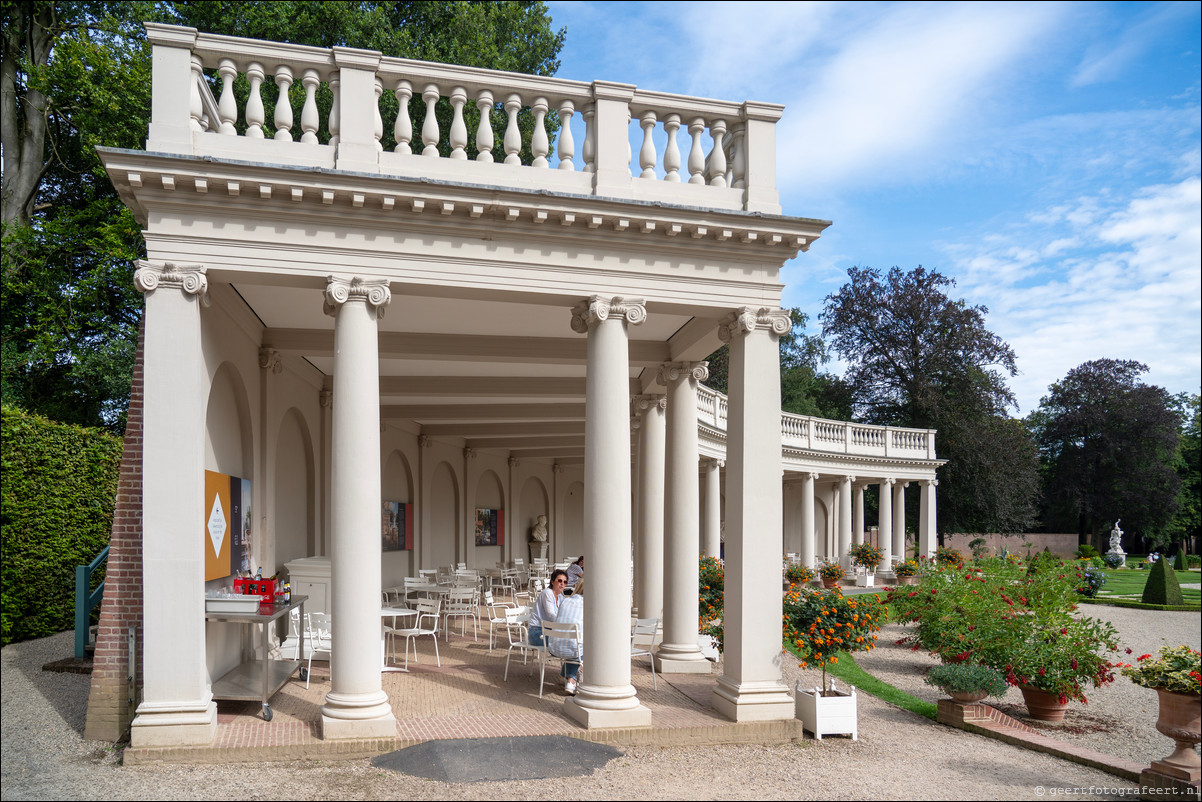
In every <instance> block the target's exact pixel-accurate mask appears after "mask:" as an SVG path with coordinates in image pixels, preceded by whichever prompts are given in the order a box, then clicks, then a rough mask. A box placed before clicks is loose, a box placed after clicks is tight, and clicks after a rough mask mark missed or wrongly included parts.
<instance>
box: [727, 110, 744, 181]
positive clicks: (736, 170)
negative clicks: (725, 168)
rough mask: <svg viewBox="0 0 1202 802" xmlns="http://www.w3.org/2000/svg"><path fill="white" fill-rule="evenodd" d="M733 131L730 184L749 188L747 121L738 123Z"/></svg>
mask: <svg viewBox="0 0 1202 802" xmlns="http://www.w3.org/2000/svg"><path fill="white" fill-rule="evenodd" d="M733 133H734V137H733V141H732V143H731V150H732V151H733V153H732V154H731V155H732V158H731V160H730V161H731V183H730V185H731V186H732V187H736V188H738V189H747V123H739V124H738V125H736V126H735V127H734V129H733Z"/></svg>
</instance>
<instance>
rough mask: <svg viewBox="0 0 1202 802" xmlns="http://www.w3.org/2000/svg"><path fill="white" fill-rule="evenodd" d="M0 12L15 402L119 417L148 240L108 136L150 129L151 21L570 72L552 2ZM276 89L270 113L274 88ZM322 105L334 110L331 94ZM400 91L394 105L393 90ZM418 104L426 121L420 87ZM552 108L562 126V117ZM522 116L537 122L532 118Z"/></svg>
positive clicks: (84, 420)
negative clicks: (562, 62) (121, 194)
mask: <svg viewBox="0 0 1202 802" xmlns="http://www.w3.org/2000/svg"><path fill="white" fill-rule="evenodd" d="M0 13H2V15H3V35H2V37H0V42H2V44H3V61H2V62H0V83H2V87H0V89H2V90H3V91H2V100H0V114H2V117H3V182H2V185H0V187H2V201H3V203H2V207H3V214H2V225H3V230H2V236H3V258H2V265H0V273H2V281H3V283H2V288H0V290H2V295H0V301H2V306H3V312H2V315H0V336H2V348H0V377H2V388H3V393H2V395H3V401H4V402H5V403H12V404H16V405H19V406H22V407H24V408H26V409H29V410H33V411H37V412H40V413H42V414H45V415H47V416H49V417H51V418H53V419H55V420H60V421H65V422H71V423H80V424H84V425H92V426H95V425H101V424H106V425H108V426H110V427H112V428H115V429H118V430H120V429H121V428H123V427H124V410H125V406H126V404H127V403H128V396H129V385H130V375H131V372H132V367H133V355H134V347H135V343H136V341H137V322H138V317H139V315H140V312H141V297H140V296H139V295H138V293H137V292H136V291H135V290H134V288H133V284H132V268H131V266H130V262H131V261H132V260H134V259H137V258H139V257H140V256H142V255H143V254H144V250H145V249H144V245H143V243H142V239H141V233H140V230H139V227H138V225H137V224H136V222H135V221H134V219H133V216H132V215H131V214H130V212H129V211H128V210H127V209H126V208H125V205H124V204H123V203H121V201H120V199H119V198H118V197H117V194H116V192H115V191H114V190H113V188H112V186H111V184H110V183H109V181H108V177H107V176H106V175H105V173H104V170H103V168H102V167H101V165H100V161H99V159H98V158H97V156H96V152H95V147H96V146H97V145H104V146H109V147H123V148H140V147H142V144H143V140H144V139H145V137H146V131H147V125H148V123H149V119H150V52H149V47H148V45H147V42H146V36H145V31H144V29H143V27H142V22H143V21H156V22H168V23H174V24H181V25H190V26H193V27H195V28H198V29H199V30H202V31H206V32H212V33H218V34H227V35H234V36H244V37H255V38H262V39H269V40H274V41H285V42H292V43H296V44H307V45H314V46H320V47H329V46H333V45H346V46H350V47H361V48H370V49H376V50H380V51H382V52H384V53H385V54H387V55H390V56H400V57H407V58H416V59H425V60H430V61H439V62H447V63H458V64H466V65H471V66H479V67H487V68H493V69H502V70H510V71H516V72H525V73H534V74H539V75H550V74H553V73H554V72H555V70H556V69H558V67H559V61H558V54H559V51H560V48H561V47H562V46H563V41H564V36H565V32H564V31H563V30H560V31H558V32H554V31H552V30H551V25H550V23H551V20H550V16H549V14H548V12H547V9H546V7H545V5H544V4H543V3H541V2H499V3H467V2H445V1H444V2H411V3H402V2H363V1H362V0H356V2H299V1H297V0H279V1H277V2H229V1H228V0H215V1H214V2H137V1H133V2H64V1H62V0H53V1H52V0H33V1H32V2H11V0H5V1H4V2H3V4H2V5H0ZM244 84H245V80H244V79H239V82H238V84H237V85H236V87H235V90H236V92H240V93H242V94H241V97H242V98H244V97H245V94H244V93H245V86H244ZM302 89H303V88H298V87H294V90H295V91H297V92H298V93H299V92H300V91H302ZM268 94H270V93H268ZM264 101H265V104H264V105H265V106H267V115H268V116H267V119H271V114H272V109H273V108H274V99H273V98H270V97H265V98H264ZM318 102H319V108H322V107H323V106H324V108H326V109H328V107H329V96H328V92H324V93H319V98H318ZM389 103H391V104H393V107H394V108H395V103H396V100H395V98H394V97H392V96H391V95H389V94H386V95H385V97H384V105H385V106H387V105H388V104H389ZM410 112H411V116H412V117H413V119H414V122H415V127H420V124H421V120H422V119H423V118H424V113H425V108H424V105H423V104H422V103H421V101H420V98H417V99H415V100H414V101H413V102H412V103H411V108H410ZM384 113H385V114H387V113H388V109H387V108H386V109H385V110H384ZM436 113H437V114H438V116H439V119H440V123H441V125H442V127H443V130H446V126H447V125H448V123H449V119H450V106H449V104H448V103H447V102H446V101H445V100H444V101H441V102H440V103H439V108H438V109H437V112H436ZM472 114H478V112H476V111H475V109H469V116H471V115H472ZM549 117H550V119H549V120H548V127H549V129H550V133H552V134H554V132H555V131H556V130H557V121H556V120H555V119H554V115H549ZM494 124H495V125H500V124H501V119H500V115H498V117H496V118H494ZM519 124H520V126H521V127H522V128H524V129H526V130H528V129H529V126H530V124H531V123H530V115H529V114H528V113H524V114H523V115H522V116H521V117H520V118H519ZM419 130H420V128H419ZM385 138H386V139H390V138H391V132H390V131H386V135H385ZM527 139H528V137H527ZM384 144H385V145H390V144H391V143H390V142H385V143H384ZM473 146H474V145H473ZM498 147H500V137H498ZM472 155H474V153H473V154H472ZM494 155H495V154H494ZM501 155H502V156H503V155H504V154H501ZM524 155H525V156H526V158H527V159H528V158H529V154H528V153H526V154H524Z"/></svg>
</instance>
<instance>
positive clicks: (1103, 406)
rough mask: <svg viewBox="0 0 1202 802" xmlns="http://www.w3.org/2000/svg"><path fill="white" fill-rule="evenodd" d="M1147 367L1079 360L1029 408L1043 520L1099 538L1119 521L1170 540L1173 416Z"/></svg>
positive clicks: (1176, 485)
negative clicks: (1145, 377)
mask: <svg viewBox="0 0 1202 802" xmlns="http://www.w3.org/2000/svg"><path fill="white" fill-rule="evenodd" d="M1147 370H1148V368H1147V366H1146V365H1142V364H1140V363H1139V362H1133V361H1129V360H1117V359H1098V360H1093V361H1091V362H1086V363H1084V364H1082V365H1079V366H1077V367H1075V368H1073V369H1072V370H1070V371H1069V372H1068V375H1066V376H1065V377H1064V378H1063V379H1062V380H1061V381H1059V382H1056V383H1055V384H1053V385H1052V386H1051V387H1050V388H1049V393H1048V395H1047V396H1045V397H1044V398H1043V399H1041V400H1040V402H1039V408H1038V409H1037V410H1036V411H1035V412H1033V413H1031V415H1030V417H1029V418H1028V423H1029V425H1030V426H1031V429H1032V431H1034V433H1035V436H1036V439H1037V442H1038V443H1039V451H1040V454H1041V456H1042V458H1043V462H1044V505H1045V507H1044V524H1045V525H1046V526H1047V527H1049V528H1051V529H1053V530H1059V531H1065V530H1068V531H1076V532H1077V533H1079V534H1082V535H1089V536H1092V537H1096V538H1098V542H1097V543H1095V544H1094V545H1095V546H1096V547H1098V548H1099V549H1101V537H1102V535H1103V533H1104V532H1106V531H1109V529H1110V524H1111V522H1112V521H1114V520H1115V519H1118V518H1121V519H1122V520H1123V522H1124V527H1125V528H1126V529H1127V530H1128V532H1130V533H1132V534H1137V535H1142V536H1143V537H1145V538H1147V539H1148V540H1150V541H1151V543H1152V544H1154V545H1157V546H1159V545H1163V544H1165V543H1167V542H1168V540H1169V536H1170V535H1169V532H1170V530H1169V525H1170V524H1171V523H1172V521H1173V519H1174V516H1175V515H1176V512H1177V507H1178V493H1179V491H1180V489H1181V477H1180V476H1179V475H1178V473H1177V470H1176V468H1175V465H1174V462H1175V458H1176V457H1177V449H1178V444H1179V441H1180V435H1179V433H1178V429H1179V426H1180V419H1179V418H1178V416H1177V414H1176V413H1175V412H1174V411H1173V409H1172V408H1171V402H1172V399H1171V398H1170V396H1169V394H1168V393H1167V392H1166V391H1165V390H1164V389H1163V388H1161V387H1156V386H1153V385H1147V384H1144V383H1143V382H1141V381H1140V380H1139V376H1140V375H1141V374H1143V373H1145V372H1147Z"/></svg>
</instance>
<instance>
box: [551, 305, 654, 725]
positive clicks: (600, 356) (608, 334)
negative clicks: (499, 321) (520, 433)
mask: <svg viewBox="0 0 1202 802" xmlns="http://www.w3.org/2000/svg"><path fill="white" fill-rule="evenodd" d="M646 317H647V310H646V308H645V307H644V306H643V302H642V301H641V300H637V299H630V298H612V299H607V298H602V297H600V296H596V295H594V296H593V297H592V298H590V299H588V300H586V301H582V302H581V303H579V304H577V305H576V306H575V307H574V308H573V309H572V329H573V331H576V332H578V333H580V334H584V333H587V334H588V350H587V354H588V357H587V358H588V367H587V371H588V373H587V377H586V379H585V423H584V553H585V555H586V556H587V557H588V566H589V568H588V571H589V582H588V603H587V604H585V606H584V653H585V661H586V668H585V672H584V680H583V682H582V683H581V685H580V687H579V690H578V691H577V693H576V695H575V696H572V697H569V699H568V700H567V702H565V703H564V712H566V713H567V714H568V716H569V717H571V718H572V719H574V720H575V721H577V722H578V723H580V724H582V725H584V726H585V727H588V728H589V729H593V728H599V727H642V726H650V725H651V711H650V710H648V709H647V708H646V707H644V706H643V705H642V704H640V703H639V699H638V696H636V695H635V690H634V686H633V685H631V684H630V594H631V580H630V418H629V415H628V412H627V405H628V404H629V401H628V395H627V392H628V390H627V388H628V387H629V385H630V347H629V341H628V335H627V325H628V324H638V323H642V322H643V321H644V320H645V319H646Z"/></svg>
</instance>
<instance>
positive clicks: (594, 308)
mask: <svg viewBox="0 0 1202 802" xmlns="http://www.w3.org/2000/svg"><path fill="white" fill-rule="evenodd" d="M610 317H624V318H626V322H627V323H631V324H634V325H636V326H637V325H638V324H639V323H642V322H643V321H644V320H646V319H647V305H646V302H645V301H643V299H642V298H621V297H614V298H603V297H601V296H600V295H593V296H590V297H589V298H587V299H586V300H583V301H581V302H580V303H578V304H576V305H575V306H573V307H572V331H574V332H576V333H577V334H587V333H588V330H589V328H590V327H592V326H593V325H594V324H596V323H600V322H601V321H603V320H608V319H609V318H610Z"/></svg>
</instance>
